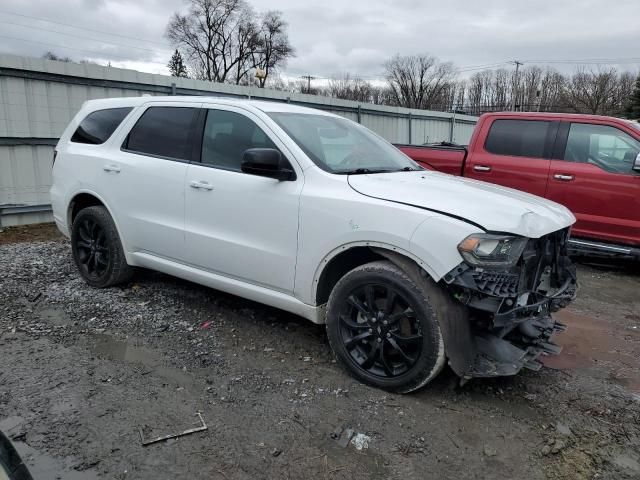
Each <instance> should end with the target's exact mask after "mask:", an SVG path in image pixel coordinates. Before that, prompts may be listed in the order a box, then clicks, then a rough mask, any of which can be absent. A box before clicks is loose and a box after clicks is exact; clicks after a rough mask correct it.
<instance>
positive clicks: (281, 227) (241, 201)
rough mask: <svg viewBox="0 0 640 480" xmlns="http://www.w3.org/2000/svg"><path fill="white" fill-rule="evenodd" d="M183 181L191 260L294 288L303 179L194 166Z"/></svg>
mask: <svg viewBox="0 0 640 480" xmlns="http://www.w3.org/2000/svg"><path fill="white" fill-rule="evenodd" d="M192 182H194V183H198V184H201V185H202V184H206V185H207V188H201V187H200V188H197V187H194V186H191V183H192ZM185 185H186V204H185V207H186V210H185V211H186V215H185V218H186V224H185V231H186V252H187V256H188V262H189V263H190V264H192V265H194V266H197V267H200V268H203V269H205V270H209V271H212V272H215V273H219V274H222V275H226V276H230V277H233V278H237V279H241V280H246V281H247V282H250V283H254V284H257V285H262V286H265V287H269V288H273V289H276V290H280V291H283V292H293V283H294V279H295V264H296V253H297V247H298V207H299V201H300V189H301V186H302V181H301V180H300V179H298V181H294V182H280V181H278V180H274V179H270V178H265V177H258V176H255V175H248V174H245V173H242V172H234V171H228V170H221V169H217V168H211V167H207V166H202V165H195V164H191V165H189V166H188V168H187V177H186V181H185Z"/></svg>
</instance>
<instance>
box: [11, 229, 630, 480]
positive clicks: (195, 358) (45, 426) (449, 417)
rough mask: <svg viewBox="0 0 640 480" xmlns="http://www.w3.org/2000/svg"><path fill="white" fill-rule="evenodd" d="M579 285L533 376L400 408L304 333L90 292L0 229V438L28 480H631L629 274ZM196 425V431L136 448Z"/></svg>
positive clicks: (200, 307)
mask: <svg viewBox="0 0 640 480" xmlns="http://www.w3.org/2000/svg"><path fill="white" fill-rule="evenodd" d="M579 275H580V277H579V279H580V283H581V289H580V292H579V298H578V300H577V301H576V302H575V303H574V304H572V305H571V306H570V307H569V308H568V309H567V310H565V311H563V312H561V313H560V314H559V317H560V319H561V320H562V321H564V322H566V323H567V324H568V325H569V329H568V331H567V332H566V333H564V334H562V335H560V336H558V337H557V340H558V342H559V343H561V344H563V345H564V351H563V353H562V355H561V356H559V357H556V358H549V359H548V360H547V368H543V369H542V370H541V371H540V372H535V373H534V372H530V371H526V372H523V373H522V374H520V375H517V376H516V377H512V378H503V379H497V380H474V381H472V382H469V383H468V384H467V385H465V386H464V387H462V388H459V387H457V382H456V378H455V376H454V375H453V374H452V373H451V372H450V371H448V370H445V372H443V374H442V375H440V376H439V377H438V378H437V379H436V381H435V382H434V383H432V384H431V385H430V386H428V387H427V388H425V389H423V390H421V391H419V392H417V393H415V394H411V395H405V396H401V395H392V394H388V393H385V392H383V391H380V390H376V389H373V388H370V387H366V386H364V385H361V384H359V383H357V382H355V381H354V380H352V379H351V378H350V377H349V376H347V375H346V374H345V373H344V372H343V371H342V370H341V369H340V368H338V366H337V365H336V364H335V362H334V360H333V358H332V355H331V353H330V351H329V346H328V343H327V339H326V336H325V332H324V328H323V327H320V326H316V325H313V324H311V323H310V322H307V321H305V320H303V319H300V318H298V317H295V316H293V315H290V314H287V313H284V312H281V311H279V310H275V309H272V308H269V307H265V306H262V305H258V304H255V303H251V302H248V301H246V300H243V299H240V298H237V297H233V296H230V295H226V294H223V293H220V292H218V291H215V290H211V289H207V288H204V287H201V286H198V285H195V284H192V283H188V282H184V281H181V280H178V279H175V278H172V277H168V276H165V275H161V274H157V273H153V272H140V273H138V274H137V276H136V277H135V279H134V281H133V282H132V283H130V284H129V285H127V286H124V287H122V288H111V289H107V290H94V289H92V288H90V287H88V286H87V285H86V284H85V283H84V282H83V281H82V280H81V279H80V277H79V275H78V274H77V273H76V270H75V267H74V265H73V262H72V260H71V257H70V248H69V244H68V242H67V241H66V240H65V239H63V238H61V237H60V236H58V235H57V234H56V233H55V231H54V230H53V227H52V226H50V225H47V226H39V227H36V228H26V229H25V228H23V229H17V230H16V229H8V230H5V231H4V232H2V233H0V430H2V431H4V432H5V433H6V434H7V435H8V436H10V437H11V438H12V439H13V440H14V442H15V443H16V445H17V447H18V449H19V450H20V451H21V452H22V453H23V455H24V457H25V459H26V461H27V463H28V464H29V465H30V466H31V468H32V470H33V474H34V478H36V480H39V479H43V480H50V479H57V478H64V479H67V478H68V479H72V480H73V479H94V478H109V479H122V480H123V479H165V478H167V479H169V478H190V479H205V478H206V479H221V480H225V479H262V478H270V479H271V478H283V479H298V478H305V479H316V478H318V479H352V480H357V479H387V478H390V479H403V480H405V479H413V478H416V479H417V478H438V479H440V478H452V479H454V478H455V479H476V478H478V479H479V478H482V479H503V478H510V479H512V478H527V479H544V478H549V479H592V478H601V479H621V478H622V479H624V478H635V479H638V478H640V453H639V452H640V296H639V295H638V290H640V266H638V265H637V264H636V265H626V264H620V265H613V266H612V265H608V266H593V265H587V264H583V263H581V264H580V265H579ZM196 412H200V413H201V414H202V417H203V418H204V420H205V422H206V424H207V426H208V429H207V430H206V431H203V432H198V433H193V434H191V435H188V436H183V437H180V438H177V439H174V440H169V441H165V442H159V443H155V444H152V445H149V446H142V445H141V433H140V431H142V434H143V435H144V437H145V438H151V437H153V436H159V435H166V434H170V433H176V432H180V431H183V430H185V429H188V428H193V427H196V426H197V425H198V422H199V420H198V418H197V416H196ZM347 430H353V433H354V434H358V433H361V434H364V435H366V436H367V437H369V440H368V442H366V443H368V445H364V446H363V445H362V444H360V445H359V446H360V447H361V449H360V450H358V449H357V448H356V446H355V445H354V444H353V443H347V438H348V435H347V433H346V431H347ZM349 433H351V432H349ZM358 438H360V439H363V438H365V437H362V436H361V437H358Z"/></svg>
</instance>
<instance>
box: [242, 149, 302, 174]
mask: <svg viewBox="0 0 640 480" xmlns="http://www.w3.org/2000/svg"><path fill="white" fill-rule="evenodd" d="M240 168H241V170H242V171H243V172H244V173H248V174H250V175H258V176H260V177H268V178H275V179H276V180H280V181H287V180H295V179H296V172H294V171H293V168H291V165H290V164H289V162H288V161H287V160H286V159H285V158H284V157H283V156H282V154H281V153H280V152H279V151H278V150H276V149H274V148H250V149H249V150H246V151H245V152H244V154H243V155H242V164H241V166H240Z"/></svg>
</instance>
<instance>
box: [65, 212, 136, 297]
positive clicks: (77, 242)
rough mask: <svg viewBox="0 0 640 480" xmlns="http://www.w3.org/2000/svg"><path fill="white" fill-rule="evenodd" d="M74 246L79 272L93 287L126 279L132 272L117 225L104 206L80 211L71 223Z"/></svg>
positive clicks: (72, 247) (74, 256) (74, 258)
mask: <svg viewBox="0 0 640 480" xmlns="http://www.w3.org/2000/svg"><path fill="white" fill-rule="evenodd" d="M71 249H72V252H73V260H74V261H75V262H76V266H77V267H78V270H79V271H80V275H82V278H83V279H84V280H85V282H87V283H88V284H89V285H91V286H92V287H95V288H106V287H110V286H112V285H117V284H119V283H124V282H126V281H128V280H129V279H131V277H132V275H133V268H132V267H130V266H129V265H128V264H127V260H126V257H125V255H124V250H123V248H122V242H121V241H120V236H119V235H118V231H117V230H116V225H115V223H114V222H113V219H112V218H111V215H109V212H108V211H107V209H106V208H104V207H100V206H95V207H87V208H84V209H82V210H80V212H78V215H77V216H76V218H75V219H74V221H73V226H72V227H71Z"/></svg>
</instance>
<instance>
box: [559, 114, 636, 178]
mask: <svg viewBox="0 0 640 480" xmlns="http://www.w3.org/2000/svg"><path fill="white" fill-rule="evenodd" d="M638 154H640V142H638V141H637V140H635V139H634V138H632V137H631V136H629V135H627V134H626V133H624V132H623V131H622V130H618V129H617V128H614V127H608V126H606V125H590V124H586V123H572V124H571V128H570V129H569V137H568V138H567V148H566V149H565V153H564V159H565V160H568V161H570V162H581V163H591V164H593V165H596V166H598V167H600V168H602V169H603V170H607V171H609V172H614V173H631V171H632V169H633V163H634V161H635V159H636V157H637V156H638Z"/></svg>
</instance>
